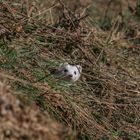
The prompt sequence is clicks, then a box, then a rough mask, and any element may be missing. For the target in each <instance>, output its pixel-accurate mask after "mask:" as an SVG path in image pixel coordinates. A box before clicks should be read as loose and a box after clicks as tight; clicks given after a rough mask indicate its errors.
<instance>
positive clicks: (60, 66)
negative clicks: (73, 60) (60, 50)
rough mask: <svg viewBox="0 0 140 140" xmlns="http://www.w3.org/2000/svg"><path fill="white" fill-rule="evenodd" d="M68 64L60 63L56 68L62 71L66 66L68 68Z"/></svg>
mask: <svg viewBox="0 0 140 140" xmlns="http://www.w3.org/2000/svg"><path fill="white" fill-rule="evenodd" d="M68 65H69V64H68V63H67V62H65V63H61V64H60V65H59V67H58V70H60V71H61V70H62V69H64V68H65V67H66V66H68Z"/></svg>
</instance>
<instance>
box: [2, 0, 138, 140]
mask: <svg viewBox="0 0 140 140" xmlns="http://www.w3.org/2000/svg"><path fill="white" fill-rule="evenodd" d="M56 2H57V3H55V2H52V3H51V2H50V6H49V7H48V8H47V9H46V8H45V7H44V6H43V4H44V5H45V3H43V2H42V3H40V1H37V2H32V1H25V2H16V1H14V2H12V3H11V2H10V1H6V2H2V3H1V4H0V7H1V8H0V9H1V10H0V15H1V16H0V17H1V19H0V25H1V26H0V38H1V42H0V43H1V44H0V54H1V55H0V58H1V59H0V65H1V67H0V72H1V73H0V76H1V77H2V78H4V79H6V80H7V81H8V84H9V85H11V88H12V90H13V91H16V92H18V93H22V94H20V96H26V98H27V99H26V100H27V101H28V102H31V103H32V104H33V106H34V104H36V105H37V106H38V107H39V108H40V110H41V111H42V116H43V117H44V114H43V112H47V114H49V116H50V117H51V118H53V119H54V120H55V121H57V122H59V123H61V124H62V125H65V126H66V127H67V128H68V129H72V130H73V134H72V136H73V135H76V139H79V140H88V139H97V140H98V139H100V140H108V139H130V140H133V139H134V140H135V139H139V138H140V76H139V75H140V48H139V47H140V32H139V31H140V26H139V22H138V21H139V14H138V11H137V9H138V6H139V5H138V4H137V7H136V3H135V2H134V1H133V4H134V7H133V6H132V7H130V6H129V5H127V2H124V3H121V2H117V3H114V2H113V1H109V3H106V4H105V3H104V6H105V7H106V8H105V9H104V10H103V7H102V6H101V4H100V3H97V2H96V3H94V4H93V5H91V7H92V8H93V9H92V8H91V7H90V6H89V7H88V10H87V11H86V10H84V11H83V14H81V15H79V14H76V13H73V12H72V11H70V10H69V8H67V6H66V5H65V4H64V3H63V2H62V1H56ZM110 2H111V3H110ZM130 2H132V1H130ZM102 4H103V3H102ZM113 4H115V5H116V4H118V6H117V9H116V10H114V11H113V14H111V13H110V10H111V11H112V8H111V6H114V5H113ZM51 5H52V6H51ZM128 6H129V9H128ZM58 7H59V8H60V7H61V11H62V13H61V14H60V16H61V17H59V18H58V17H57V18H56V17H55V16H56V14H55V16H54V15H53V11H55V10H58V9H59V8H58ZM95 7H96V9H94V8H95ZM135 7H136V8H135ZM55 8H56V9H55ZM118 8H119V10H118ZM91 9H92V10H91ZM130 9H131V10H130ZM95 10H97V11H98V14H97V15H96V13H95ZM129 10H130V11H129ZM103 11H104V12H103ZM115 11H116V12H115ZM88 13H89V14H90V15H89V16H87V15H86V14H88ZM102 13H104V14H102ZM92 14H93V15H96V16H95V17H92ZM57 16H58V15H57ZM55 18H56V19H55ZM57 19H59V21H56V20H57ZM65 61H68V62H70V63H74V64H81V65H82V67H83V74H82V78H81V80H80V81H78V82H77V83H74V84H73V85H69V84H68V83H66V82H64V81H62V80H61V79H58V78H56V77H55V76H54V74H53V70H54V69H55V68H56V67H57V66H58V65H59V63H60V62H65ZM3 93H4V92H3ZM10 96H11V95H10ZM14 98H15V97H14ZM36 105H35V106H36ZM33 108H34V107H33ZM31 109H32V106H31V107H30V110H31ZM25 110H26V109H25ZM27 110H28V109H27ZM34 113H35V114H36V112H35V111H33V113H32V112H31V113H30V114H29V116H28V117H29V118H30V119H31V120H32V118H34V116H32V114H34ZM37 113H38V112H37ZM21 114H22V112H21ZM27 114H28V113H27ZM15 120H16V118H15ZM43 120H44V119H43ZM18 123H19V124H20V123H21V122H20V121H18V122H17V124H18ZM38 123H39V125H41V128H43V129H42V131H43V132H44V131H45V130H46V129H47V128H48V126H46V125H45V126H44V123H43V124H40V122H38ZM52 123H53V122H52ZM54 123H55V122H54ZM28 125H29V127H32V126H30V124H28ZM50 127H51V126H50ZM58 129H59V127H58ZM61 130H63V128H62V129H61ZM34 131H35V130H31V134H32V133H34ZM21 132H22V128H21ZM23 132H24V131H23ZM57 134H59V132H58V133H57ZM68 134H69V132H68V131H67V132H66V135H65V137H64V136H63V139H74V138H73V137H72V138H70V136H69V135H68ZM46 135H47V134H46ZM49 135H50V137H51V134H49ZM57 136H58V135H57ZM32 138H33V137H32ZM44 138H45V136H44ZM57 138H58V139H62V138H61V136H60V137H57ZM41 139H43V138H42V137H41ZM50 139H51V138H50ZM52 139H54V138H53V136H52Z"/></svg>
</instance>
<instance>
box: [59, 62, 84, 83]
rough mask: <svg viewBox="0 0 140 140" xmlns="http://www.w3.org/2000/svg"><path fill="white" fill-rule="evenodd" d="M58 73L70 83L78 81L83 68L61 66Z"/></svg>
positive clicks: (64, 64)
mask: <svg viewBox="0 0 140 140" xmlns="http://www.w3.org/2000/svg"><path fill="white" fill-rule="evenodd" d="M58 71H59V72H60V73H61V74H62V76H63V77H65V79H67V80H70V81H74V82H75V81H77V80H78V79H79V78H80V76H81V72H82V67H81V66H80V65H70V64H68V63H62V64H60V66H59V68H58Z"/></svg>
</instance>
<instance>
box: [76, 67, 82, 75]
mask: <svg viewBox="0 0 140 140" xmlns="http://www.w3.org/2000/svg"><path fill="white" fill-rule="evenodd" d="M76 67H77V69H78V71H79V72H80V73H82V67H81V66H80V65H76Z"/></svg>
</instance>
